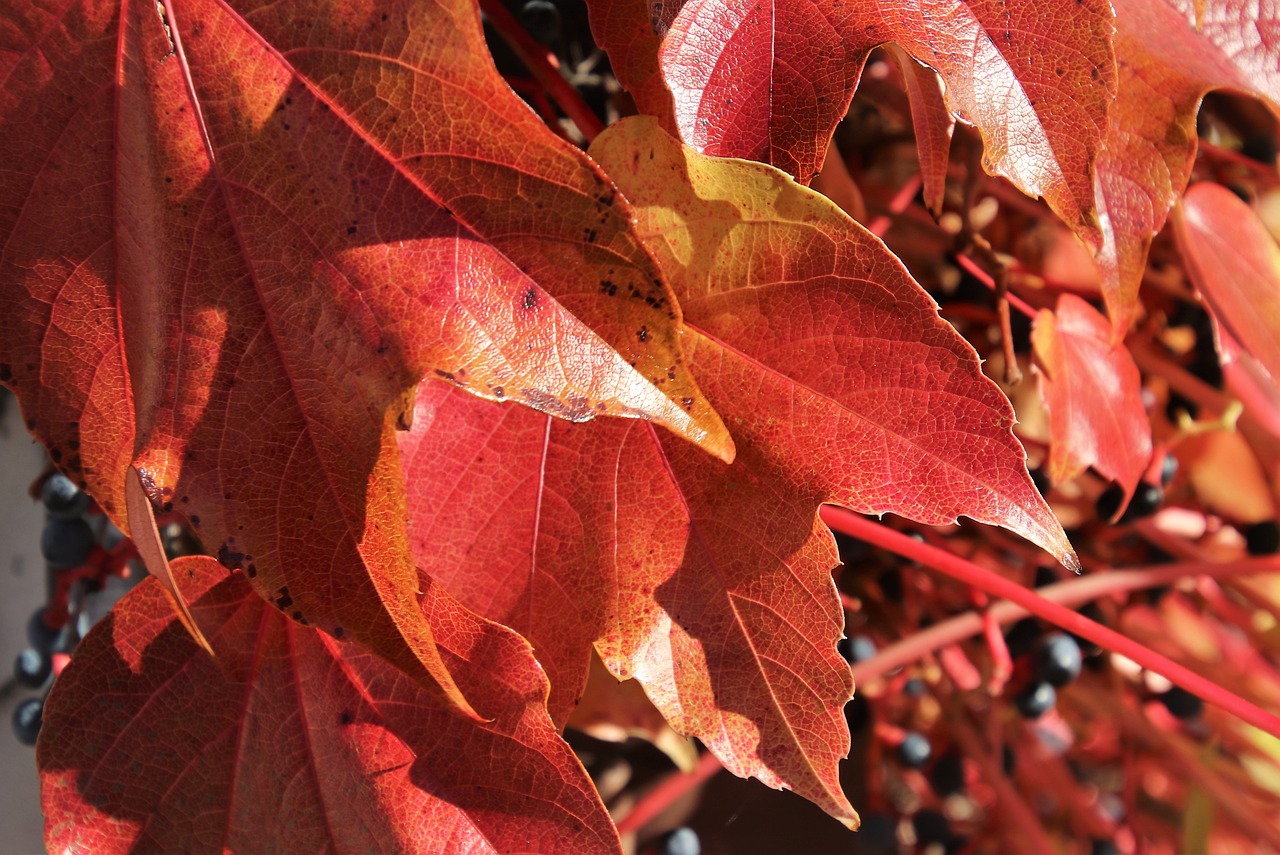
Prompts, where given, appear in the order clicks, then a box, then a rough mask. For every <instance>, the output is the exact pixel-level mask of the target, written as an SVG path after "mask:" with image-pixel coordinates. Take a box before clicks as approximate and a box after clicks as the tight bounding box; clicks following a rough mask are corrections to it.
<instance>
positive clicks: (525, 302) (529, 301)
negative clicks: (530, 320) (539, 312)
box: [520, 288, 538, 311]
mask: <svg viewBox="0 0 1280 855" xmlns="http://www.w3.org/2000/svg"><path fill="white" fill-rule="evenodd" d="M537 305H538V289H536V288H530V289H529V290H527V291H525V292H524V296H522V297H521V298H520V306H521V307H522V308H523V309H524V310H525V311H530V310H532V309H534V308H536V307H537Z"/></svg>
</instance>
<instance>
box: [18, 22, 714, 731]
mask: <svg viewBox="0 0 1280 855" xmlns="http://www.w3.org/2000/svg"><path fill="white" fill-rule="evenodd" d="M3 14H4V15H5V18H6V22H5V24H4V26H3V32H4V36H3V38H4V39H5V40H6V43H5V48H6V50H5V52H4V53H3V71H4V75H5V80H6V81H7V83H6V97H5V99H4V101H3V102H2V103H0V128H2V129H3V133H2V134H0V159H3V161H4V162H5V163H6V164H7V166H6V168H5V170H4V172H3V176H2V177H0V211H2V212H3V213H0V233H2V234H3V236H4V251H3V254H2V255H0V299H2V301H3V303H4V305H5V306H6V311H5V312H4V313H3V315H2V316H0V318H2V321H0V323H2V324H3V325H2V326H0V379H2V380H3V382H5V383H6V384H7V385H10V386H12V387H13V388H14V389H15V390H16V391H17V392H18V395H19V397H20V399H21V401H22V404H23V408H24V412H25V413H26V415H27V417H28V419H29V420H30V422H29V423H30V424H31V425H32V426H33V429H34V430H35V431H36V433H37V434H38V435H39V436H40V438H41V439H42V440H43V441H45V442H46V444H47V445H48V446H49V447H50V450H51V452H50V453H51V454H52V455H53V456H54V458H55V460H57V461H58V462H59V463H60V464H61V465H62V466H63V468H65V469H67V470H68V471H71V472H74V473H76V474H79V475H82V476H83V478H84V479H85V480H86V481H87V483H88V484H89V487H90V489H91V491H92V492H93V494H94V495H95V496H96V497H98V498H99V499H100V500H101V501H102V503H103V504H104V506H105V507H107V508H108V509H109V510H110V511H111V512H112V513H113V514H114V515H115V516H116V517H117V518H118V519H120V520H121V521H122V522H124V516H125V515H124V512H123V507H124V506H123V502H122V501H121V490H122V489H123V484H124V472H125V471H126V467H127V466H128V465H129V463H130V462H131V461H132V462H133V463H135V464H136V465H137V467H138V468H139V470H140V471H141V472H142V475H143V479H144V483H145V484H146V486H147V487H148V490H149V493H150V495H151V498H152V500H153V501H154V502H155V503H156V504H157V505H158V506H160V507H161V508H163V509H165V510H168V509H170V508H172V509H176V510H179V511H182V512H183V513H185V514H186V515H187V517H188V518H189V519H190V520H191V522H192V524H193V525H194V526H195V527H196V529H197V530H198V532H199V533H200V535H201V537H202V538H203V539H204V542H205V545H206V546H207V547H208V548H209V549H210V550H211V551H212V552H214V553H216V554H217V555H218V556H219V558H220V559H221V560H222V561H223V562H224V563H225V564H227V565H228V566H238V567H242V568H243V569H245V570H246V572H248V573H249V575H250V576H251V577H254V584H255V586H256V587H257V588H258V590H259V591H260V592H261V593H263V594H264V595H266V596H269V597H271V598H272V599H273V600H274V601H275V602H277V603H279V604H281V605H282V607H284V608H285V609H286V611H287V613H288V614H290V615H292V616H294V617H295V618H296V619H299V620H304V621H307V622H309V623H311V624H314V625H318V626H320V627H322V628H323V629H325V630H326V631H329V632H331V633H333V634H335V635H345V636H346V637H348V638H354V639H358V640H361V641H363V642H364V643H366V644H369V645H372V646H373V647H374V648H375V649H378V650H379V651H381V652H382V653H383V654H385V655H387V656H389V657H391V658H392V659H393V660H394V661H396V662H397V663H398V664H400V665H401V666H402V667H405V668H408V669H415V668H416V669H418V670H419V672H421V671H422V669H424V668H425V670H426V672H428V673H430V674H431V675H432V676H433V678H434V679H435V680H437V681H439V682H440V683H441V685H442V686H443V690H444V691H445V692H446V693H447V694H449V695H451V696H453V698H454V700H455V702H456V703H458V704H459V706H460V707H461V708H463V709H464V710H465V709H466V703H465V701H464V700H462V699H461V698H460V697H458V696H457V693H456V691H454V690H453V689H452V688H451V686H450V682H449V678H448V675H447V673H446V672H445V671H444V669H443V667H442V666H441V664H440V661H439V656H438V655H437V654H436V652H435V650H434V645H433V644H432V641H431V631H430V627H429V626H428V625H427V624H426V623H425V622H424V620H423V618H422V615H421V612H420V611H419V610H418V609H417V607H416V604H415V601H414V596H415V592H416V590H417V576H416V573H415V571H414V568H413V566H412V564H411V562H410V559H409V550H408V546H407V543H406V541H405V539H404V532H403V523H402V520H403V516H404V510H403V508H404V505H403V488H402V485H401V480H400V467H399V462H398V459H397V457H396V450H395V442H394V438H393V437H392V433H393V424H394V422H395V420H396V416H397V415H398V414H399V413H400V412H402V410H403V408H404V404H403V398H404V396H405V394H406V393H407V392H408V391H409V390H411V389H412V387H413V386H414V384H416V383H417V382H418V381H419V380H420V379H421V378H422V377H423V376H435V375H438V376H440V377H443V378H445V379H448V380H450V381H451V382H453V383H455V384H458V385H462V386H465V387H466V388H467V389H468V390H470V391H472V392H474V393H476V394H480V395H483V396H486V397H489V398H492V399H495V400H498V399H511V400H519V401H522V402H524V403H527V404H530V405H532V406H534V407H537V408H538V409H540V410H543V411H546V412H550V413H553V414H555V415H557V416H562V417H565V418H568V419H572V420H582V419H587V418H591V417H593V416H595V415H598V414H617V415H639V416H643V417H645V418H651V419H653V420H655V421H656V422H658V423H661V424H666V425H668V426H670V427H672V428H673V429H674V430H677V431H679V432H681V433H682V434H683V435H685V436H687V437H689V438H691V439H694V440H697V441H699V442H701V443H703V444H704V446H706V447H707V448H708V449H709V450H711V451H713V452H714V453H717V454H719V455H721V456H725V457H731V456H732V442H731V441H730V440H729V439H728V435H727V433H726V432H725V430H724V428H723V425H722V424H721V423H720V421H719V419H718V417H717V416H716V414H715V413H714V412H713V411H711V409H710V408H709V407H708V406H707V404H706V401H705V399H704V397H703V396H702V395H701V394H700V393H699V392H698V391H697V388H696V386H695V385H694V383H693V380H692V379H691V377H690V376H689V375H688V373H687V372H686V370H685V367H684V365H683V364H682V363H683V358H682V357H681V355H680V349H679V340H678V334H679V329H678V328H679V312H678V309H677V308H676V306H675V305H674V303H673V300H672V299H671V296H670V293H669V290H668V289H667V286H666V285H665V283H664V282H663V280H662V278H661V275H660V272H659V271H658V269H657V268H656V266H655V265H654V263H653V261H652V259H651V258H650V257H649V256H648V254H647V253H646V252H645V250H644V248H643V247H642V246H641V245H640V243H639V242H638V240H637V239H636V237H635V236H634V234H633V233H632V231H631V227H630V221H629V220H630V212H629V211H628V209H627V207H626V203H625V202H624V201H622V200H620V199H619V198H618V197H617V194H616V191H615V190H614V188H613V187H612V185H611V184H610V183H609V182H608V180H607V179H605V178H604V177H603V176H602V175H601V174H600V172H599V170H598V169H596V168H595V167H594V166H593V165H592V164H591V163H590V162H589V161H588V160H587V159H586V158H585V157H583V156H582V155H581V154H580V153H579V152H576V151H574V150H572V149H571V148H569V147H567V146H565V145H564V144H563V143H561V142H560V141H559V140H558V139H557V138H555V137H554V135H553V134H551V133H550V132H549V131H548V130H547V129H546V128H545V127H543V126H542V125H541V124H540V123H539V122H538V121H537V120H536V118H534V117H533V116H532V114H531V113H529V111H528V110H527V109H525V108H524V107H523V105H521V104H520V102H519V101H518V99H516V97H515V96H514V95H513V94H512V93H511V92H510V91H509V90H508V89H507V88H506V87H505V85H504V84H503V82H502V81H501V79H500V78H499V77H498V75H497V74H496V72H495V71H494V69H493V67H492V65H491V63H490V62H489V60H488V59H487V57H486V55H485V50H484V42H483V38H482V36H481V31H480V25H479V19H478V14H477V12H476V10H475V8H474V6H473V5H472V4H470V3H467V2H463V0H457V2H450V3H444V4H418V3H412V2H408V0H399V1H398V2H392V3H383V4H378V5H377V6H376V7H375V6H373V5H369V4H366V5H356V6H352V5H351V4H347V3H337V2H320V0H317V2H287V3H263V2H253V0H246V2H241V3H235V4H225V3H220V2H215V0H181V2H175V3H172V4H169V5H167V6H164V7H163V9H162V10H158V7H156V5H155V4H151V3H139V2H132V0H131V1H130V2H124V3H116V2H107V1H106V0H78V2H73V3H68V4H65V5H64V6H61V7H59V8H58V9H56V10H53V11H50V10H46V9H43V8H39V7H36V6H35V5H33V4H29V3H26V2H22V3H17V4H10V5H9V6H7V7H6V8H5V11H4V13H3ZM301 21H305V22H307V23H306V26H305V27H304V26H299V22H301ZM117 83H119V86H118V87H117ZM460 117H465V118H460ZM8 307H13V309H12V310H11V311H10V310H9V308H8ZM642 326H643V327H644V328H645V329H646V335H645V336H644V337H643V338H637V336H636V335H635V330H636V329H637V328H639V327H642ZM656 374H661V375H663V376H665V377H669V378H671V379H669V380H668V382H667V383H666V384H665V385H664V387H663V389H661V390H659V389H657V388H655V387H654V386H652V384H650V383H649V382H648V380H647V379H646V378H647V377H648V376H651V375H656ZM303 555H305V556H307V558H306V560H305V561H302V560H299V558H297V557H296V556H303Z"/></svg>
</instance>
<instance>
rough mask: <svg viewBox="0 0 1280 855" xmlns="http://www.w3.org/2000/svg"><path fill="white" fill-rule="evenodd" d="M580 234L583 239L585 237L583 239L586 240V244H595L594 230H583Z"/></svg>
mask: <svg viewBox="0 0 1280 855" xmlns="http://www.w3.org/2000/svg"><path fill="white" fill-rule="evenodd" d="M582 234H583V237H585V238H586V240H587V243H595V242H596V230H595V229H583V232H582Z"/></svg>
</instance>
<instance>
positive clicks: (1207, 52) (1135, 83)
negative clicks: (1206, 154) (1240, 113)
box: [1096, 0, 1280, 337]
mask: <svg viewBox="0 0 1280 855" xmlns="http://www.w3.org/2000/svg"><path fill="white" fill-rule="evenodd" d="M1197 3H1199V4H1200V5H1201V6H1202V9H1201V16H1200V20H1201V24H1200V26H1197V25H1196V20H1197V15H1196V6H1197ZM1278 24H1280V6H1277V4H1276V3H1275V2H1273V0H1264V2H1262V3H1254V2H1246V0H1120V2H1117V3H1116V36H1115V49H1116V60H1117V62H1118V64H1119V70H1120V78H1119V88H1118V90H1117V96H1116V103H1115V107H1114V108H1113V109H1112V111H1111V116H1110V120H1109V126H1108V130H1107V142H1106V148H1105V150H1104V152H1103V154H1102V156H1101V157H1100V158H1099V160H1098V173H1097V187H1096V193H1097V204H1098V211H1099V212H1100V213H1101V214H1102V215H1103V219H1102V222H1103V231H1102V233H1103V238H1104V240H1103V245H1102V248H1101V250H1100V252H1099V254H1098V262H1099V266H1100V268H1101V271H1102V277H1103V279H1102V285H1103V295H1104V296H1105V297H1106V301H1107V313H1108V314H1109V315H1110V317H1111V321H1112V324H1113V325H1114V326H1115V329H1116V334H1117V337H1120V336H1123V334H1124V332H1125V330H1127V329H1128V328H1129V326H1130V325H1131V324H1132V322H1133V320H1134V317H1135V313H1136V311H1137V305H1138V304H1137V296H1138V285H1139V283H1140V282H1141V281H1142V272H1143V270H1144V269H1145V267H1146V261H1147V250H1148V249H1149V248H1150V246H1151V240H1152V239H1153V238H1154V237H1155V235H1156V233H1158V232H1159V231H1160V229H1161V228H1163V227H1164V223H1165V220H1166V218H1167V217H1168V215H1169V211H1170V210H1171V209H1172V208H1173V206H1174V205H1175V204H1176V203H1177V201H1178V198H1179V197H1180V196H1181V195H1182V192H1183V190H1185V189H1186V186H1187V180H1188V179H1189V178H1190V176H1191V165H1192V162H1193V161H1194V159H1195V153H1196V145H1197V143H1196V111H1197V110H1198V109H1199V108H1200V101H1201V99H1202V98H1203V97H1204V95H1205V93H1207V92H1208V91H1209V90H1211V89H1215V88H1219V87H1229V88H1232V89H1236V90H1239V91H1241V92H1246V93H1249V94H1252V95H1256V96H1258V97H1260V98H1263V99H1265V100H1266V101H1267V103H1268V104H1269V105H1270V106H1271V108H1272V109H1273V110H1278V109H1280V37H1277V35H1276V33H1277V25H1278Z"/></svg>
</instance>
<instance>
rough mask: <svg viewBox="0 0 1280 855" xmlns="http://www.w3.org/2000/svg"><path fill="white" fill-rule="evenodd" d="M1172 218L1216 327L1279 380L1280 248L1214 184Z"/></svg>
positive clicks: (1249, 212) (1198, 188) (1191, 193)
mask: <svg viewBox="0 0 1280 855" xmlns="http://www.w3.org/2000/svg"><path fill="white" fill-rule="evenodd" d="M1179 211H1180V212H1181V213H1180V216H1175V217H1174V221H1173V224H1174V228H1175V229H1176V232H1175V234H1176V235H1177V238H1178V247H1179V249H1181V250H1182V256H1183V258H1184V259H1185V260H1186V263H1187V272H1188V273H1189V274H1190V275H1191V280H1192V281H1193V282H1195V284H1196V287H1197V288H1198V289H1200V293H1201V294H1203V295H1204V298H1205V300H1206V301H1207V302H1208V303H1209V307H1210V308H1211V309H1212V310H1213V315H1214V317H1215V318H1216V319H1217V321H1218V323H1220V324H1223V325H1224V326H1226V328H1227V329H1228V330H1229V331H1230V333H1231V335H1232V337H1233V338H1234V339H1236V340H1237V341H1239V342H1240V344H1241V345H1243V346H1244V348H1245V350H1246V352H1247V353H1248V354H1249V355H1251V356H1253V358H1255V359H1256V360H1258V362H1259V363H1261V365H1262V367H1263V368H1264V369H1266V371H1267V373H1269V374H1270V375H1271V377H1272V379H1273V380H1280V246H1276V242H1275V239H1274V238H1272V237H1271V233H1270V232H1269V231H1268V230H1267V227H1266V226H1265V225H1263V223H1262V221H1261V220H1260V219H1258V215H1257V214H1255V213H1254V212H1253V209H1252V208H1250V207H1249V206H1248V205H1246V204H1245V203H1244V202H1242V201H1240V199H1239V198H1237V197H1236V195H1235V194H1234V193H1232V192H1231V191H1230V190H1228V189H1226V188H1225V187H1221V186H1219V185H1217V184H1209V183H1201V184H1196V185H1195V186H1194V187H1192V188H1191V189H1190V190H1188V191H1187V194H1186V196H1185V197H1184V198H1183V200H1182V206H1181V208H1180V209H1179Z"/></svg>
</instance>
